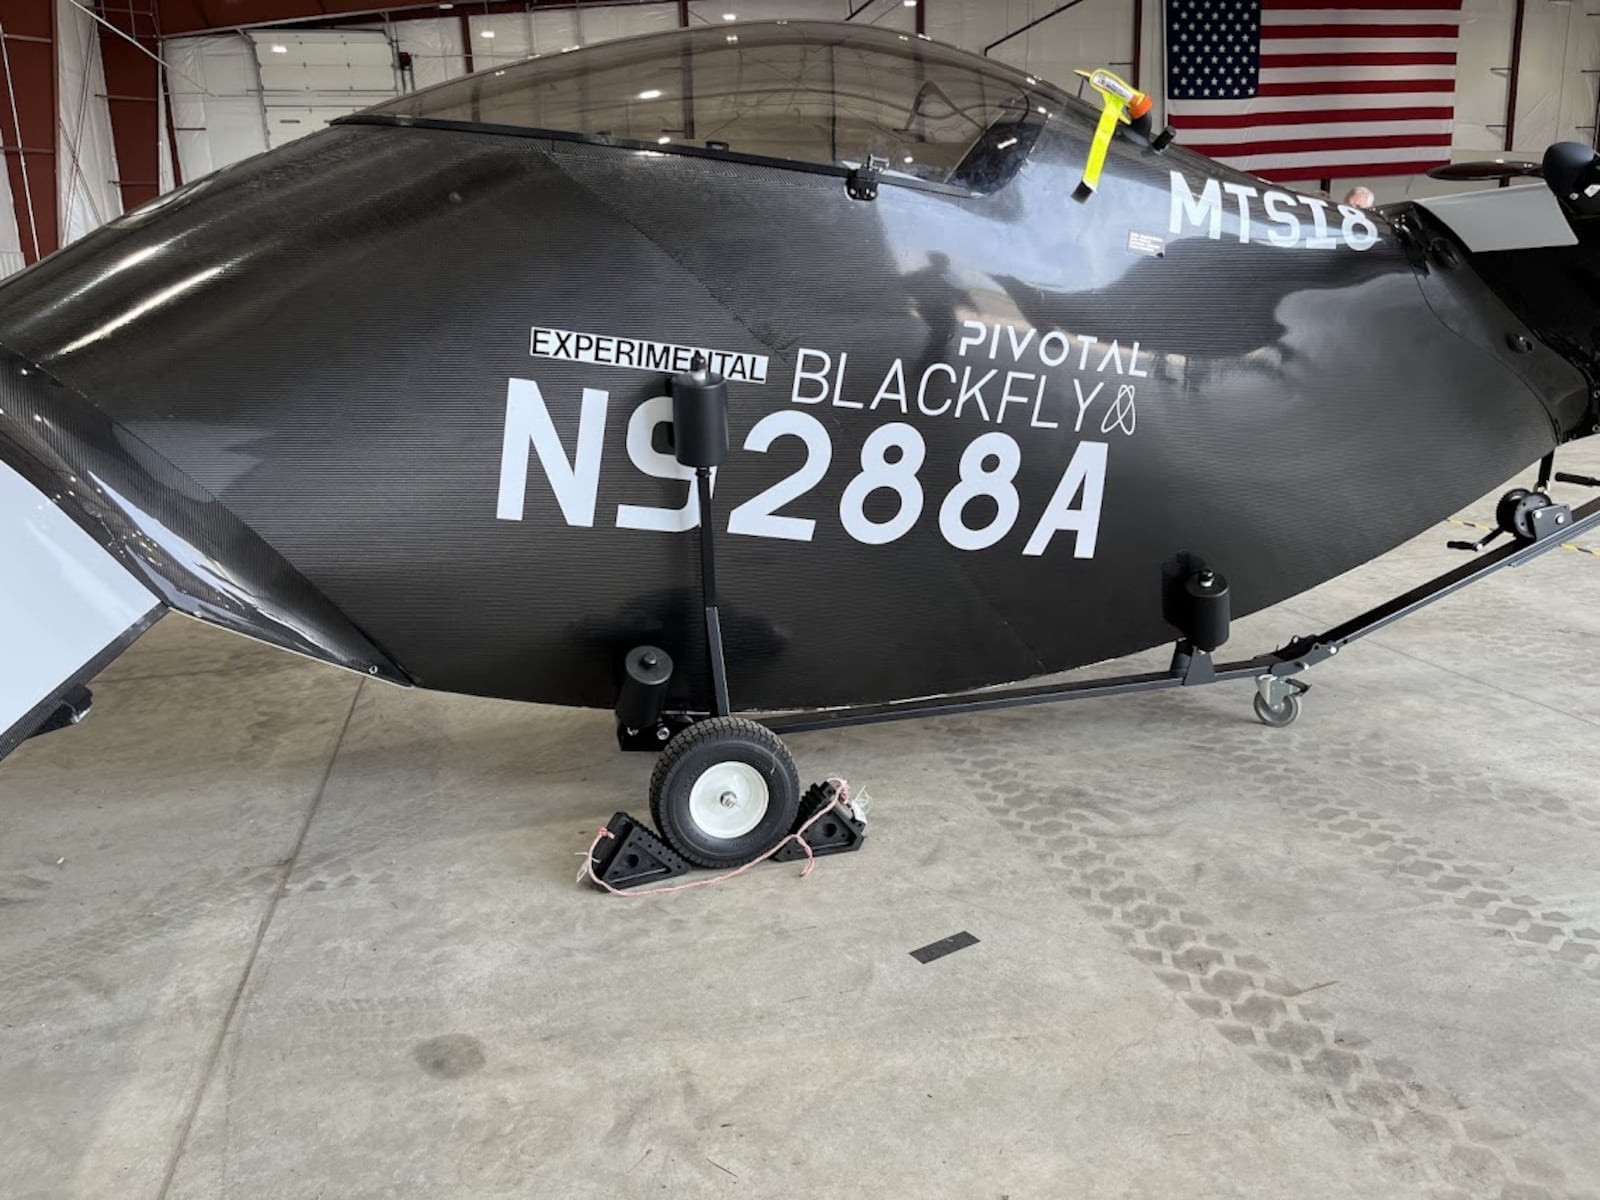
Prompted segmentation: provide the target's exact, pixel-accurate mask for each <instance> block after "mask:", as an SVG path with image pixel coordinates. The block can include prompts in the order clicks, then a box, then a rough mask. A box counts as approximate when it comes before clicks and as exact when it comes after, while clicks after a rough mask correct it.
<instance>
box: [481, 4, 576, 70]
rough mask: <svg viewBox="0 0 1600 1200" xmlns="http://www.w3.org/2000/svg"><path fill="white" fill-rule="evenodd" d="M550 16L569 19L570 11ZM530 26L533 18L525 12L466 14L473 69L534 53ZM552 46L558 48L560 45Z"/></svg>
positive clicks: (500, 63) (503, 62)
mask: <svg viewBox="0 0 1600 1200" xmlns="http://www.w3.org/2000/svg"><path fill="white" fill-rule="evenodd" d="M552 15H553V16H555V17H557V18H558V19H561V20H565V21H568V22H570V21H571V19H572V18H571V14H570V13H554V14H552ZM540 16H541V17H542V16H543V14H540ZM532 26H533V20H532V18H530V17H529V15H528V14H527V13H525V12H520V13H495V14H493V15H491V16H487V17H486V16H481V15H480V16H474V17H468V18H467V27H468V29H470V30H471V31H472V69H473V70H474V71H481V70H483V69H484V68H485V67H493V66H504V65H505V64H506V63H508V62H520V61H521V60H522V59H524V58H527V57H529V56H530V55H532V54H534V53H535V50H534V46H533V28H532ZM491 35H492V36H491ZM555 48H556V49H560V46H556V47H555Z"/></svg>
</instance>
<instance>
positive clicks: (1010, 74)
mask: <svg viewBox="0 0 1600 1200" xmlns="http://www.w3.org/2000/svg"><path fill="white" fill-rule="evenodd" d="M1073 103H1075V102H1072V101H1067V100H1065V99H1064V98H1063V97H1062V96H1061V95H1060V94H1059V93H1057V92H1055V91H1054V90H1052V89H1049V88H1047V87H1044V86H1043V85H1041V84H1039V82H1038V81H1037V80H1034V79H1032V78H1030V77H1029V76H1026V75H1024V74H1021V73H1020V72H1017V71H1015V70H1013V69H1011V68H1009V67H1006V66H1004V65H1002V64H999V63H994V62H990V61H989V60H987V59H982V58H978V57H976V56H975V55H970V54H966V53H964V52H962V51H959V50H952V49H948V48H946V47H942V46H937V45H935V44H933V43H931V42H928V41H926V40H925V39H921V38H916V37H912V36H911V35H908V34H899V33H896V32H894V31H892V30H884V29H874V28H872V27H871V26H856V25H845V24H828V23H820V22H803V21H792V22H785V21H780V22H772V23H767V24H760V25H734V26H720V27H705V28H700V29H686V30H679V31H675V32H672V33H664V34H652V35H649V36H646V37H640V38H629V39H626V40H623V41H617V42H607V43H604V44H602V45H598V46H593V47H589V48H587V49H583V50H577V51H573V52H571V53H565V54H555V55H549V56H544V57H535V58H532V59H528V60H527V61H525V62H521V63H517V64H515V65H513V66H509V67H505V68H503V69H497V70H493V71H484V72H481V73H479V74H475V75H469V76H466V77H465V78H462V79H456V80H451V81H450V82H448V83H443V84H439V85H438V86H436V87H432V88H429V89H427V90H425V91H421V92H416V93H414V94H412V95H410V96H404V97H401V98H400V99H399V100H395V101H392V102H390V103H387V104H384V105H381V106H379V107H378V108H375V109H373V110H372V112H373V113H375V114H379V115H389V116H395V117H402V118H404V117H412V118H420V119H432V120H446V121H463V122H471V123H477V124H489V125H500V126H514V127H518V128H524V129H535V130H550V131H559V132H565V133H574V134H583V135H587V136H590V137H593V138H597V139H601V140H608V141H618V142H625V143H635V144H639V145H656V146H663V147H674V146H679V147H681V146H695V147H710V148H712V149H714V150H728V151H731V152H734V153H739V154H748V155H757V156H761V157H766V158H776V159H787V160H789V161H792V162H800V163H809V164H819V165H827V166H832V167H843V168H851V167H856V166H859V165H862V164H863V163H865V162H867V160H868V158H869V156H870V157H871V158H874V159H877V160H879V165H880V167H882V169H883V170H884V173H885V176H886V177H887V178H890V179H893V178H894V177H895V176H897V175H898V176H900V177H902V178H906V179H914V180H923V181H928V182H933V183H941V184H946V183H947V184H954V185H957V186H962V187H967V188H972V189H974V190H980V191H986V190H990V189H991V188H993V187H995V186H998V184H999V183H1001V182H1003V181H1004V180H1005V179H1006V178H1008V177H1009V176H1010V175H1011V174H1012V173H1014V172H1015V170H1016V168H1017V167H1018V166H1019V165H1020V164H1021V161H1022V160H1023V159H1024V158H1025V157H1026V156H1027V153H1028V151H1029V149H1030V148H1031V147H1032V144H1033V141H1034V139H1035V138H1036V137H1037V136H1038V132H1039V130H1040V129H1041V128H1042V127H1043V125H1044V123H1045V122H1046V121H1047V120H1048V119H1050V118H1051V117H1053V116H1056V115H1058V114H1060V113H1061V111H1062V109H1063V107H1064V106H1065V105H1070V104H1073Z"/></svg>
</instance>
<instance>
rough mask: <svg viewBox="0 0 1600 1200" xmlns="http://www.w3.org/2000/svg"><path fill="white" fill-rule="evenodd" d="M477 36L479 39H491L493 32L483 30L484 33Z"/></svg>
mask: <svg viewBox="0 0 1600 1200" xmlns="http://www.w3.org/2000/svg"><path fill="white" fill-rule="evenodd" d="M478 36H479V37H481V38H492V37H493V36H494V30H492V29H485V30H484V31H483V32H482V33H480V34H479V35H478Z"/></svg>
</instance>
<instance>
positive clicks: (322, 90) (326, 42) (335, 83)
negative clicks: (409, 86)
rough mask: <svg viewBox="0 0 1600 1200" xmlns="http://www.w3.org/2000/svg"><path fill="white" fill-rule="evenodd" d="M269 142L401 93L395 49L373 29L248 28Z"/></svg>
mask: <svg viewBox="0 0 1600 1200" xmlns="http://www.w3.org/2000/svg"><path fill="white" fill-rule="evenodd" d="M248 36H249V38H250V40H251V41H252V43H253V44H254V46H255V53H256V70H257V72H258V75H259V78H260V80H261V100H262V112H263V114H264V117H265V121H266V127H267V144H268V145H269V146H281V145H283V144H284V143H285V142H291V141H293V140H294V139H295V138H297V137H304V136H305V135H306V134H308V133H315V132H317V131H318V130H319V129H322V128H324V127H326V125H327V124H328V122H329V121H331V120H334V119H336V118H338V117H343V116H348V115H349V114H350V113H353V112H358V111H359V110H361V109H363V108H370V107H371V106H372V105H374V104H379V103H381V102H383V101H384V100H387V99H390V98H392V97H394V96H396V95H398V94H399V77H398V73H397V71H396V68H395V49H394V46H393V45H392V44H391V43H390V41H389V38H388V35H387V34H385V33H382V32H379V31H376V30H373V31H367V30H359V29H329V30H320V29H318V30H303V31H290V30H284V29H276V30H273V29H268V30H259V31H256V32H252V33H250V34H249V35H248Z"/></svg>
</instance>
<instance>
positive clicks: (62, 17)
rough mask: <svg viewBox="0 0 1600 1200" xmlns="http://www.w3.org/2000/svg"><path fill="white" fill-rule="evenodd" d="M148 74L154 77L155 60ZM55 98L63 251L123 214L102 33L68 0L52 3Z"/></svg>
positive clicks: (88, 16) (57, 173) (57, 172)
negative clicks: (54, 14)
mask: <svg viewBox="0 0 1600 1200" xmlns="http://www.w3.org/2000/svg"><path fill="white" fill-rule="evenodd" d="M150 74H151V76H152V77H154V76H155V74H156V64H155V63H154V62H153V61H152V62H151V63H150ZM56 95H57V113H56V119H57V127H56V146H57V154H56V176H57V185H56V186H57V187H58V188H59V191H58V192H57V199H58V204H59V208H60V222H61V226H60V228H61V244H62V245H63V246H64V245H66V244H67V243H68V242H73V241H76V240H77V239H78V238H81V237H82V236H83V235H84V234H86V233H88V232H89V231H90V230H92V229H98V228H99V227H100V226H101V225H104V224H105V223H106V222H107V221H110V220H112V219H113V218H115V217H117V216H120V215H121V213H122V193H121V191H120V189H119V188H118V187H117V182H116V181H117V154H116V149H115V147H114V146H113V144H112V141H111V113H110V111H109V109H108V108H107V106H106V99H105V95H106V78H105V70H104V68H103V66H102V65H101V61H100V33H99V29H98V27H97V25H96V23H95V19H94V18H93V17H92V16H90V15H89V14H88V13H86V12H84V11H83V9H81V8H79V7H78V6H77V5H75V4H73V3H71V0H56Z"/></svg>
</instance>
